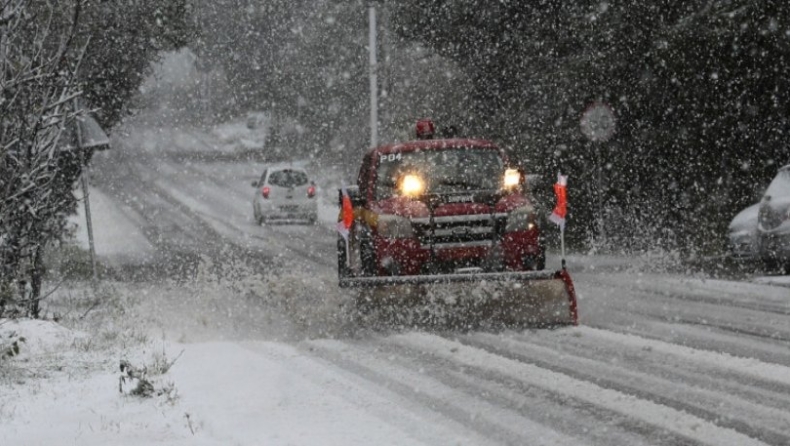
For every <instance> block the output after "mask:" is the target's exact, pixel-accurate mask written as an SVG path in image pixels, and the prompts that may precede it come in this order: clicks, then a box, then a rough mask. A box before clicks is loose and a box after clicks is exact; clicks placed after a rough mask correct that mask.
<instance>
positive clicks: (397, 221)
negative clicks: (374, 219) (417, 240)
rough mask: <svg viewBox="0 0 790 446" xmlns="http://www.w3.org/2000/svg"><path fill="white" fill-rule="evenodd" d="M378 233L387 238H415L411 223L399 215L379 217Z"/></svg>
mask: <svg viewBox="0 0 790 446" xmlns="http://www.w3.org/2000/svg"><path fill="white" fill-rule="evenodd" d="M378 232H379V235H380V236H382V237H387V238H409V237H413V236H414V231H413V230H412V228H411V221H409V219H408V218H405V217H400V216H397V215H379V218H378Z"/></svg>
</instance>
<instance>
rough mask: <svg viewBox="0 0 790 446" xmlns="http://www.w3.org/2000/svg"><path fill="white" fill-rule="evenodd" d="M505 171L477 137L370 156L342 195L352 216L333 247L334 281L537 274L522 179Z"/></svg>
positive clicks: (379, 150)
mask: <svg viewBox="0 0 790 446" xmlns="http://www.w3.org/2000/svg"><path fill="white" fill-rule="evenodd" d="M508 166H509V165H508V160H507V157H506V154H505V152H504V151H503V150H501V149H500V148H498V147H497V146H496V145H495V144H494V143H492V142H489V141H484V140H478V139H460V138H453V139H418V140H415V141H411V142H406V143H398V144H390V145H384V146H380V147H376V148H374V149H372V150H370V151H369V152H368V153H367V154H366V155H365V156H364V158H363V160H362V165H361V167H360V169H359V175H358V178H357V186H356V187H353V188H349V189H348V190H346V191H345V193H347V194H348V195H349V197H347V198H348V199H349V200H350V201H351V202H352V203H353V204H352V206H353V215H354V219H353V225H352V227H351V228H349V229H350V230H349V235H348V237H347V239H346V238H343V237H340V238H339V240H338V266H339V274H340V276H341V277H343V276H403V275H427V274H448V273H449V274H453V273H465V272H495V271H526V270H542V269H544V266H545V251H544V247H543V245H542V243H541V237H540V228H539V227H538V225H537V219H536V217H535V209H534V207H533V204H532V203H531V201H530V199H529V197H528V193H527V190H526V183H525V180H524V175H523V172H520V171H518V170H515V169H509V168H508ZM340 199H341V203H342V200H343V192H341V196H340ZM342 217H343V215H342V211H341V218H340V219H339V220H340V221H342V220H343V218H342Z"/></svg>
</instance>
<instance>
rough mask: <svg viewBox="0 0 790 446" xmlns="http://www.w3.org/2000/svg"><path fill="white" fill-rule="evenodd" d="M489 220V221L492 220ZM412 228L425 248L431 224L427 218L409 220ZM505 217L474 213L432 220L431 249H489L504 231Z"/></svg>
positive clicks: (504, 215) (429, 239)
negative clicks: (478, 247)
mask: <svg viewBox="0 0 790 446" xmlns="http://www.w3.org/2000/svg"><path fill="white" fill-rule="evenodd" d="M492 217H493V218H492ZM411 222H412V229H414V233H415V235H416V236H417V238H418V239H419V241H420V245H422V246H423V247H424V248H427V247H429V246H430V244H431V221H430V219H429V218H414V219H412V221H411ZM506 222H507V214H505V213H500V214H494V215H493V216H492V215H491V214H475V215H453V216H449V217H435V218H434V231H433V244H434V247H435V248H439V249H441V248H463V247H473V246H490V245H491V242H492V240H494V239H498V238H499V236H500V235H501V234H502V232H504V229H505V224H506Z"/></svg>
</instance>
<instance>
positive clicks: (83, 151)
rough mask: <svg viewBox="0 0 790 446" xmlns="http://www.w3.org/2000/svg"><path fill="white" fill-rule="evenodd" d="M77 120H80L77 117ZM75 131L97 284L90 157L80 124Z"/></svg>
mask: <svg viewBox="0 0 790 446" xmlns="http://www.w3.org/2000/svg"><path fill="white" fill-rule="evenodd" d="M74 110H75V111H77V110H79V105H78V103H77V99H74ZM75 119H80V118H79V117H76V118H75ZM74 128H75V131H76V132H77V153H79V154H80V159H81V161H82V172H81V174H80V177H81V180H82V181H81V183H82V199H83V204H84V205H85V227H86V228H87V229H88V246H89V248H90V254H91V270H92V272H93V282H94V283H96V279H97V278H98V276H97V274H96V248H95V246H94V244H93V222H92V221H91V203H90V199H89V198H88V156H87V153H86V151H87V150H88V148H86V147H83V143H82V128H81V127H80V125H79V123H77V125H75V126H74Z"/></svg>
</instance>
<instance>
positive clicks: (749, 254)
mask: <svg viewBox="0 0 790 446" xmlns="http://www.w3.org/2000/svg"><path fill="white" fill-rule="evenodd" d="M759 211H760V203H757V204H753V205H751V206H749V207H747V208H746V209H744V210H742V211H741V212H739V213H738V215H736V216H735V218H733V219H732V221H731V222H730V226H729V239H730V253H731V254H732V255H733V256H734V257H736V258H754V257H756V256H757V214H758V213H759Z"/></svg>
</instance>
